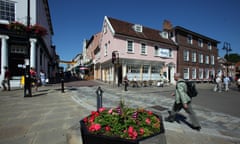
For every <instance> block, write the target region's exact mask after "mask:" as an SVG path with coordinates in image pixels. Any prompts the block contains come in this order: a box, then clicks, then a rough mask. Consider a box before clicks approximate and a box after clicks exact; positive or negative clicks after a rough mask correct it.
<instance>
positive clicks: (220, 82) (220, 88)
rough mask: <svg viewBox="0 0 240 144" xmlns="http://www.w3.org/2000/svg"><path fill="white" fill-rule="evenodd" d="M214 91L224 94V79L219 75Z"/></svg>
mask: <svg viewBox="0 0 240 144" xmlns="http://www.w3.org/2000/svg"><path fill="white" fill-rule="evenodd" d="M214 91H218V92H222V78H221V76H220V75H217V78H216V85H215V88H214Z"/></svg>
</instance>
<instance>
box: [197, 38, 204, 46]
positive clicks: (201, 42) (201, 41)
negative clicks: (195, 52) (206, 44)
mask: <svg viewBox="0 0 240 144" xmlns="http://www.w3.org/2000/svg"><path fill="white" fill-rule="evenodd" d="M198 46H199V47H203V40H202V39H198Z"/></svg>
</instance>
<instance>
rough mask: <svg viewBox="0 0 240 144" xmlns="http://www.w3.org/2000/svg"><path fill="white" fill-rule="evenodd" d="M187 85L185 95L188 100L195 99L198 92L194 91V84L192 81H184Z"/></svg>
mask: <svg viewBox="0 0 240 144" xmlns="http://www.w3.org/2000/svg"><path fill="white" fill-rule="evenodd" d="M185 83H186V85H187V94H188V96H189V97H190V98H192V97H196V96H197V95H198V91H197V89H196V85H195V82H192V81H185Z"/></svg>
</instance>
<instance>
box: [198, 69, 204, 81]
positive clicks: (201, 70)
mask: <svg viewBox="0 0 240 144" xmlns="http://www.w3.org/2000/svg"><path fill="white" fill-rule="evenodd" d="M199 79H203V69H202V68H200V69H199Z"/></svg>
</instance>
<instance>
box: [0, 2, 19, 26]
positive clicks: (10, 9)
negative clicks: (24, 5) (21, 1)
mask: <svg viewBox="0 0 240 144" xmlns="http://www.w3.org/2000/svg"><path fill="white" fill-rule="evenodd" d="M15 3H16V2H13V1H5V0H0V7H3V8H1V9H0V14H1V15H0V19H2V20H6V21H9V22H13V21H15V18H16V4H15Z"/></svg>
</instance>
